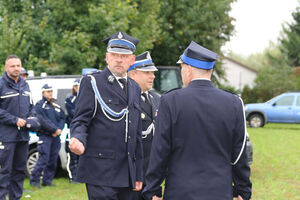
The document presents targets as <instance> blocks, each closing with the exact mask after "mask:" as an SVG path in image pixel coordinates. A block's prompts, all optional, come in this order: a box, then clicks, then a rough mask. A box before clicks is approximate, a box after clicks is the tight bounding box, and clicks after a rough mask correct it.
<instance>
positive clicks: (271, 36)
mask: <svg viewBox="0 0 300 200" xmlns="http://www.w3.org/2000/svg"><path fill="white" fill-rule="evenodd" d="M298 5H300V4H299V3H298V0H237V2H235V3H233V4H232V11H231V12H230V15H231V16H232V17H234V18H235V19H236V21H235V22H234V24H235V36H233V37H232V38H231V41H230V42H228V43H227V44H226V45H225V47H224V48H223V51H224V53H226V52H228V50H231V51H233V52H234V53H237V54H241V55H245V56H247V55H250V54H252V53H259V52H262V51H263V50H264V49H265V48H266V47H268V45H269V42H270V41H273V42H276V41H277V38H278V37H279V35H280V31H281V30H282V24H283V23H284V22H289V23H290V22H292V19H293V18H292V12H293V11H295V10H296V7H297V6H298Z"/></svg>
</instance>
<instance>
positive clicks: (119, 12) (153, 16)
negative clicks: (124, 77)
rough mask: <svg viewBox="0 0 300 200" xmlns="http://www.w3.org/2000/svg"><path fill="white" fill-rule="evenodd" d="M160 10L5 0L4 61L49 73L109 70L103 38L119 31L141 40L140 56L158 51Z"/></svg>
mask: <svg viewBox="0 0 300 200" xmlns="http://www.w3.org/2000/svg"><path fill="white" fill-rule="evenodd" d="M158 11H159V3H158V0H144V1H141V0H128V1H118V0H110V1H108V0H86V1H84V3H82V2H81V1H76V0H48V1H36V0H13V1H9V0H3V1H1V2H0V38H2V40H1V39H0V47H1V49H0V50H3V49H5V51H1V52H0V58H1V59H5V57H6V56H7V55H8V54H10V52H13V53H14V54H17V55H19V56H20V57H21V59H22V61H23V64H24V66H25V67H26V68H27V69H34V70H35V71H36V72H42V71H46V72H47V73H49V74H61V73H68V74H70V73H72V74H78V73H80V72H81V68H83V67H96V68H97V67H99V65H101V66H102V67H104V66H105V61H104V53H105V51H106V45H105V44H104V43H102V39H104V38H106V37H107V36H109V35H111V34H113V33H114V32H116V31H119V30H122V31H124V32H127V33H129V34H130V35H133V36H134V37H137V38H139V39H140V41H141V42H140V45H139V46H138V49H137V52H138V53H140V52H142V51H145V50H148V49H151V48H152V47H153V42H154V41H155V40H156V39H157V38H158V35H159V33H160V28H159V26H160V21H159V20H158V19H157V13H158ZM7 13H9V15H8V14H7ZM1 19H2V20H1ZM7 47H9V48H7Z"/></svg>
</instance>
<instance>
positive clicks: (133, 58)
mask: <svg viewBox="0 0 300 200" xmlns="http://www.w3.org/2000/svg"><path fill="white" fill-rule="evenodd" d="M130 57H131V63H130V65H133V63H134V61H135V55H134V54H132V55H131V56H130Z"/></svg>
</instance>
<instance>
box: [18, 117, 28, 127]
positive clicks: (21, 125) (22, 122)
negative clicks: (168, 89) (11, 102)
mask: <svg viewBox="0 0 300 200" xmlns="http://www.w3.org/2000/svg"><path fill="white" fill-rule="evenodd" d="M25 124H26V120H24V119H22V118H18V121H17V126H18V127H23V126H25Z"/></svg>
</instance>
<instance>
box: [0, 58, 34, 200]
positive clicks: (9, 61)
mask: <svg viewBox="0 0 300 200" xmlns="http://www.w3.org/2000/svg"><path fill="white" fill-rule="evenodd" d="M21 68H22V63H21V60H20V58H18V56H16V55H10V56H8V57H7V58H6V61H5V67H4V69H5V72H4V73H3V76H2V77H1V79H0V121H1V123H0V199H1V200H4V199H6V197H5V196H6V195H7V194H8V196H9V199H14V200H15V199H20V198H21V196H22V193H23V183H24V178H25V167H26V160H27V154H28V148H29V147H28V141H29V134H28V130H27V129H25V125H26V118H27V117H29V116H30V115H31V114H32V113H33V104H32V98H31V93H30V89H29V86H28V84H27V83H26V82H25V81H24V79H23V78H22V77H20V73H21Z"/></svg>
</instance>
